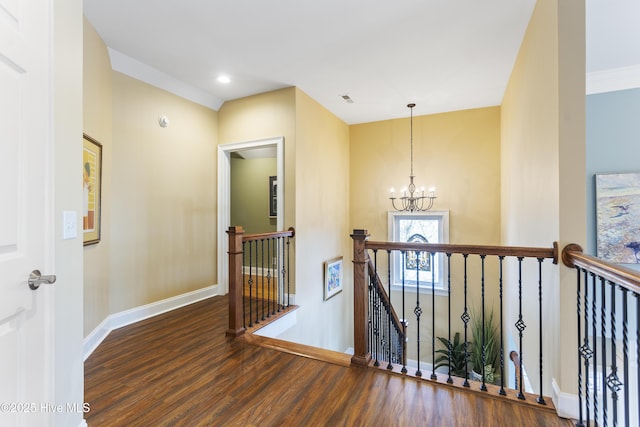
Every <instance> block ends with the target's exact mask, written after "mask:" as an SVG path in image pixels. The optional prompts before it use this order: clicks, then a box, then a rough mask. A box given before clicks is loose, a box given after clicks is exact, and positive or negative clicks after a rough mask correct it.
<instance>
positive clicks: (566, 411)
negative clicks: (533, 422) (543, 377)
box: [551, 378, 579, 420]
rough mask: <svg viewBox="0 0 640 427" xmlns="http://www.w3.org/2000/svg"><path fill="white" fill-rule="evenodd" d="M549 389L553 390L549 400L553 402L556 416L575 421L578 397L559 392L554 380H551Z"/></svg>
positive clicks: (577, 414)
mask: <svg viewBox="0 0 640 427" xmlns="http://www.w3.org/2000/svg"><path fill="white" fill-rule="evenodd" d="M551 388H552V389H553V393H552V395H551V399H552V400H553V404H554V405H556V412H557V413H558V416H559V417H562V418H571V419H574V420H577V419H578V416H579V413H578V396H577V395H575V394H571V393H565V392H563V391H562V390H560V387H559V386H558V383H557V382H556V379H555V378H553V379H552V380H551Z"/></svg>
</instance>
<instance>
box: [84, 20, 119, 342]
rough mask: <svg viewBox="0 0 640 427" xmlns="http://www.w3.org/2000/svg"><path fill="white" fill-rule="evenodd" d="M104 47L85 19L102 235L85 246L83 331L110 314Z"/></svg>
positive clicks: (87, 124) (87, 118) (108, 87)
mask: <svg viewBox="0 0 640 427" xmlns="http://www.w3.org/2000/svg"><path fill="white" fill-rule="evenodd" d="M111 76H112V71H111V61H110V60H109V53H108V52H107V47H106V45H105V44H104V42H103V41H102V39H101V38H100V36H99V35H98V33H97V32H96V31H95V29H94V28H93V27H92V26H91V24H90V23H89V21H87V20H86V19H84V46H83V108H82V110H83V131H84V133H86V134H87V135H89V136H90V137H92V138H94V139H95V140H97V141H98V142H100V143H101V144H102V197H101V200H102V206H104V207H105V208H104V209H102V212H101V213H102V218H101V226H102V231H103V232H102V235H101V242H100V243H99V244H97V245H91V246H85V247H84V251H83V252H84V254H83V255H84V308H85V309H84V313H85V315H84V334H85V336H86V335H88V334H89V333H90V332H91V331H92V330H93V329H94V328H96V327H97V326H98V325H99V324H100V322H102V321H103V320H104V319H105V318H106V317H107V316H108V315H109V314H112V312H110V311H109V278H110V274H109V259H110V253H111V238H110V234H109V230H111V215H110V212H111V209H110V207H111V206H112V203H111V175H112V173H113V172H112V171H113V161H112V157H111V148H112V142H111V141H112V124H113V123H112V119H111V118H112V101H111V92H112V82H111Z"/></svg>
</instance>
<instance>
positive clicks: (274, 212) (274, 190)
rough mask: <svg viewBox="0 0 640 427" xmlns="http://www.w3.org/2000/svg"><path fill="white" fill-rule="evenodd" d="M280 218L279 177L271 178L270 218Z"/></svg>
mask: <svg viewBox="0 0 640 427" xmlns="http://www.w3.org/2000/svg"><path fill="white" fill-rule="evenodd" d="M276 216H278V177H277V176H270V177H269V217H271V218H275V217H276Z"/></svg>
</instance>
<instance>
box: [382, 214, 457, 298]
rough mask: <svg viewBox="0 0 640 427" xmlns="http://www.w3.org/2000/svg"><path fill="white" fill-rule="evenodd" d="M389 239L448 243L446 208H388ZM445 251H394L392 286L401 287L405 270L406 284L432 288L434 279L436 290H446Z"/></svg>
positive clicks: (440, 291)
mask: <svg viewBox="0 0 640 427" xmlns="http://www.w3.org/2000/svg"><path fill="white" fill-rule="evenodd" d="M389 240H390V241H393V242H417V243H449V211H428V212H413V213H407V212H389ZM445 261H446V260H445V255H444V254H441V253H439V254H435V255H434V256H432V255H431V254H430V253H427V252H419V253H416V252H414V251H407V252H406V254H405V255H403V254H402V252H400V251H394V252H393V255H392V258H391V280H392V283H391V287H392V289H394V288H395V289H400V288H401V287H402V277H403V273H404V284H405V289H406V288H415V286H416V281H417V280H419V282H418V286H420V289H422V288H424V289H425V291H427V290H431V280H432V278H433V279H434V286H433V287H434V289H435V290H436V293H440V294H444V291H446V283H445V277H446V274H445V273H446V271H445V270H446V268H447V265H446V262H445Z"/></svg>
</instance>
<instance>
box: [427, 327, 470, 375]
mask: <svg viewBox="0 0 640 427" xmlns="http://www.w3.org/2000/svg"><path fill="white" fill-rule="evenodd" d="M436 338H438V340H439V341H440V342H441V343H442V344H443V345H444V347H445V348H444V349H438V350H436V353H438V354H439V356H438V357H437V358H436V360H435V367H434V368H433V369H434V371H435V370H436V369H438V368H440V367H442V366H446V367H447V368H449V356H451V371H450V372H451V375H455V376H458V377H464V376H465V375H466V373H467V370H466V369H465V367H466V362H467V360H466V357H465V351H464V350H465V348H464V347H465V343H464V342H461V341H460V332H456V333H455V335H454V336H453V342H450V341H449V340H448V339H447V338H443V337H436Z"/></svg>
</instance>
